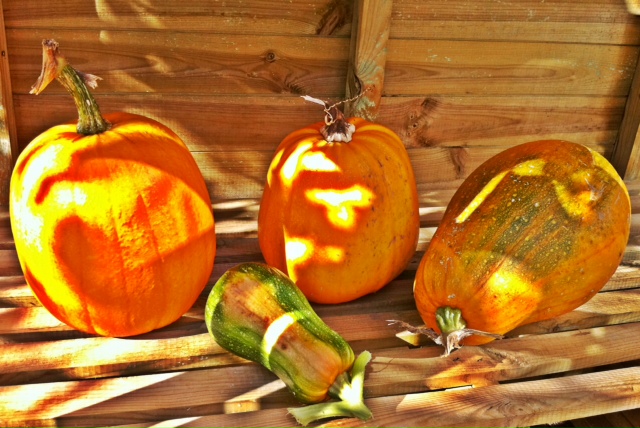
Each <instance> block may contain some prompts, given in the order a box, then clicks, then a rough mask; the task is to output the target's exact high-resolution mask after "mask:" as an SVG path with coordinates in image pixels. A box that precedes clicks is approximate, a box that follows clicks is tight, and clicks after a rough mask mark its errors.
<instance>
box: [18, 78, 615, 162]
mask: <svg viewBox="0 0 640 428" xmlns="http://www.w3.org/2000/svg"><path fill="white" fill-rule="evenodd" d="M52 86H55V85H52ZM95 96H96V98H97V100H98V102H99V103H100V106H101V109H102V111H103V113H105V114H106V113H110V112H115V111H122V110H124V111H129V112H132V113H138V114H145V115H148V116H149V117H151V118H154V119H156V120H159V121H161V122H163V123H165V124H166V125H167V126H170V127H171V128H172V129H174V131H176V132H177V133H178V135H180V136H181V137H182V138H183V139H184V140H185V142H186V143H187V144H188V145H189V147H190V148H191V150H192V151H213V152H228V151H240V152H246V151H253V150H267V151H268V150H271V151H274V150H275V147H276V146H277V144H278V143H279V142H280V141H281V140H282V138H284V137H285V136H286V135H287V134H288V133H290V132H293V131H294V130H296V129H298V128H302V127H304V126H306V125H308V124H311V123H315V122H319V121H321V120H322V119H323V117H324V113H323V112H322V109H321V108H320V107H319V106H317V105H315V104H311V103H307V102H305V101H304V100H302V99H301V98H300V97H297V96H292V97H258V96H247V97H245V96H243V97H232V96H220V97H218V96H212V97H204V96H202V97H195V96H191V97H186V96H181V95H176V94H173V95H158V94H149V95H127V96H117V95H109V94H103V93H102V90H101V89H100V87H99V88H98V90H96V91H95ZM15 101H16V110H17V112H18V113H19V114H18V124H19V126H20V128H21V130H22V134H21V139H20V146H21V147H24V146H25V145H26V144H28V142H29V141H31V140H32V139H33V138H35V137H36V136H37V135H38V134H40V133H41V132H44V131H45V130H46V129H47V128H49V127H51V126H54V125H55V124H57V123H64V122H67V121H72V120H75V119H76V118H77V113H76V112H75V107H74V105H73V102H72V100H71V97H69V96H67V95H48V94H44V95H40V96H35V95H16V97H15ZM624 107H625V99H624V98H622V97H555V96H548V97H546V96H530V97H527V96H524V97H518V98H516V97H486V96H479V97H455V96H441V95H425V96H422V97H386V98H383V100H382V108H381V111H380V114H379V116H378V122H379V123H381V124H383V125H385V126H387V127H389V128H391V129H392V130H394V131H395V132H396V133H397V134H398V135H399V136H400V137H401V139H402V140H403V141H404V143H405V145H406V146H407V147H457V148H459V147H468V146H500V147H505V148H506V147H509V146H511V145H515V144H518V143H524V142H527V141H532V140H536V139H554V138H555V139H567V140H572V141H576V142H580V143H583V144H586V145H589V146H601V147H602V148H603V149H601V151H611V148H612V147H613V144H614V143H615V140H616V136H617V128H618V126H619V125H620V121H621V120H622V115H623V113H624ZM45 108H46V110H47V114H46V115H42V114H38V112H41V111H42V110H43V109H45ZM216 122H217V123H220V124H224V126H214V125H213V124H214V123H216ZM223 160H224V159H221V161H223Z"/></svg>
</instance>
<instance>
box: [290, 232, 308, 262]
mask: <svg viewBox="0 0 640 428" xmlns="http://www.w3.org/2000/svg"><path fill="white" fill-rule="evenodd" d="M312 253H313V242H311V241H310V240H308V239H300V238H297V239H287V240H286V244H285V254H286V257H287V264H288V262H294V261H297V262H298V263H300V262H303V261H305V260H308V259H309V258H311V254H312Z"/></svg>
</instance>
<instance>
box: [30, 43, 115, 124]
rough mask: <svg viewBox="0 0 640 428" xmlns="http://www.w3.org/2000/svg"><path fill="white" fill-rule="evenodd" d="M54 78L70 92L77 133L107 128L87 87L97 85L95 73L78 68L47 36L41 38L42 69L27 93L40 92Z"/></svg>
mask: <svg viewBox="0 0 640 428" xmlns="http://www.w3.org/2000/svg"><path fill="white" fill-rule="evenodd" d="M55 79H57V80H58V81H59V82H60V84H61V85H62V86H64V88H65V89H66V90H67V91H68V92H69V93H70V94H71V95H72V96H73V100H74V101H75V103H76V108H77V109H78V125H77V131H78V134H83V135H94V134H100V133H102V132H105V131H106V130H107V129H109V122H107V121H106V120H105V119H104V118H103V117H102V114H101V113H100V108H99V107H98V103H97V102H96V100H95V99H94V98H93V95H91V92H90V91H89V87H91V88H95V87H97V86H98V79H100V78H99V77H98V76H94V75H93V74H86V73H82V72H80V71H77V70H76V69H74V68H73V67H71V65H69V63H68V62H67V60H66V58H65V57H64V56H63V55H62V54H61V53H60V51H59V50H58V43H57V42H56V41H55V40H52V39H48V40H43V42H42V71H41V72H40V76H39V77H38V80H37V81H36V83H35V84H34V85H33V87H32V88H31V91H30V92H29V93H31V94H36V95H38V94H40V93H41V92H42V91H43V90H44V89H45V88H46V87H47V86H48V85H49V83H51V82H52V81H53V80H55Z"/></svg>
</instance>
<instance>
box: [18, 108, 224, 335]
mask: <svg viewBox="0 0 640 428" xmlns="http://www.w3.org/2000/svg"><path fill="white" fill-rule="evenodd" d="M105 118H106V119H107V120H108V122H110V124H111V127H110V129H109V130H107V131H105V132H103V133H100V134H96V135H86V136H85V135H81V134H78V133H77V132H76V127H75V124H67V125H60V126H55V127H53V128H51V129H50V130H48V131H46V132H44V133H43V134H41V135H40V136H38V137H36V139H34V140H33V141H32V142H31V143H30V144H29V145H28V146H27V148H26V149H25V150H24V151H23V152H22V153H21V154H20V156H19V158H18V159H17V163H16V166H15V168H14V171H13V175H12V178H11V185H10V218H11V227H12V231H13V235H14V239H15V244H16V249H17V252H18V258H19V260H20V264H21V266H22V269H23V272H24V274H25V278H26V280H27V282H28V284H29V285H30V287H31V288H32V290H33V291H34V293H35V295H36V296H37V298H38V299H39V301H40V302H41V303H42V305H43V306H45V307H46V308H47V309H48V310H49V311H50V312H51V313H52V314H53V315H54V316H55V317H57V318H58V319H60V320H61V321H63V322H64V323H66V324H68V325H70V326H72V327H74V328H76V329H78V330H81V331H84V332H87V333H95V334H100V335H106V336H132V335H136V334H141V333H145V332H148V331H151V330H154V329H157V328H160V327H163V326H166V325H168V324H170V323H172V322H174V321H176V320H177V319H178V318H180V317H181V316H182V315H183V314H184V313H185V312H186V311H187V310H189V308H190V307H191V306H192V305H193V303H194V302H195V301H196V299H197V298H198V297H199V295H200V293H201V292H202V290H203V289H204V287H205V285H206V284H207V281H208V279H209V277H210V275H211V272H212V270H213V261H214V257H215V253H216V240H215V230H214V228H215V227H214V219H213V213H212V210H211V202H210V199H209V194H208V191H207V187H206V185H205V182H204V179H203V177H202V175H201V173H200V171H199V169H198V166H197V165H196V163H195V161H194V159H193V157H192V155H191V153H190V152H189V150H188V149H187V147H186V146H185V145H184V143H183V142H182V141H181V140H180V138H179V137H178V136H177V135H176V134H175V133H173V132H172V131H171V130H169V129H168V128H167V127H165V126H163V125H162V124H160V123H158V122H156V121H153V120H151V119H148V118H145V117H142V116H137V115H132V114H126V113H116V114H112V115H106V116H105Z"/></svg>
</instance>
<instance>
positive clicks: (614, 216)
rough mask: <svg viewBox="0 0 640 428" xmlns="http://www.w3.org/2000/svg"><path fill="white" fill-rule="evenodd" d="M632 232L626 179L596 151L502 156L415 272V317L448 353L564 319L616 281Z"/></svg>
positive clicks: (472, 180)
mask: <svg viewBox="0 0 640 428" xmlns="http://www.w3.org/2000/svg"><path fill="white" fill-rule="evenodd" d="M630 225H631V204H630V200H629V195H628V193H627V189H626V187H625V185H624V182H623V181H622V179H621V178H620V177H619V176H618V174H617V173H616V171H615V169H614V168H613V167H612V166H611V164H610V163H609V162H608V161H607V160H606V159H605V158H604V157H603V156H602V155H600V154H599V153H597V152H595V151H593V150H591V149H589V148H587V147H585V146H582V145H580V144H576V143H571V142H567V141H557V140H550V141H534V142H530V143H527V144H521V145H518V146H515V147H512V148H510V149H507V150H505V151H503V152H501V153H499V154H498V155H496V156H494V157H493V158H491V159H489V160H487V161H486V162H485V163H483V164H482V165H481V166H480V167H478V168H477V169H476V170H475V171H474V172H473V173H472V174H471V175H470V176H469V177H468V178H467V179H466V180H465V181H464V182H463V183H462V185H461V186H460V188H459V189H458V190H457V192H456V193H455V195H454V196H453V198H452V199H451V202H450V203H449V205H448V207H447V210H446V211H445V213H444V216H443V218H442V221H441V223H440V225H439V226H438V230H437V231H436V233H435V235H434V236H433V239H432V240H431V242H430V244H429V247H428V248H427V251H426V252H425V254H424V256H423V258H422V260H421V262H420V265H419V267H418V271H417V272H416V279H415V285H414V287H415V288H414V292H415V299H416V305H417V308H418V311H419V312H420V315H421V316H422V319H423V321H424V322H425V324H426V325H427V326H428V327H429V328H430V329H432V330H433V331H435V334H441V337H439V338H438V340H439V341H441V342H443V343H442V344H443V345H445V346H446V347H447V351H446V352H447V353H448V352H450V351H451V349H452V348H454V347H457V346H458V343H457V341H458V339H461V338H464V337H465V336H467V335H468V334H470V333H471V334H475V335H473V336H470V337H467V338H466V339H464V340H463V342H462V343H463V344H468V345H479V344H482V343H486V342H488V341H491V340H493V339H494V338H495V337H496V335H503V334H505V333H507V332H508V331H510V330H512V329H514V328H516V327H518V326H520V325H524V324H529V323H532V322H536V321H541V320H545V319H549V318H553V317H557V316H559V315H562V314H565V313H567V312H569V311H572V310H573V309H575V308H577V307H578V306H580V305H582V304H583V303H585V302H587V301H588V300H589V299H591V298H592V297H593V296H594V295H595V294H596V293H597V292H598V291H599V290H600V289H601V288H602V287H603V286H604V285H605V283H606V282H607V281H608V280H609V278H611V276H612V275H613V274H614V272H615V271H616V268H617V267H618V265H619V263H620V261H621V260H622V256H623V254H624V251H625V248H626V244H627V240H628V239H629V231H630ZM486 333H490V334H486ZM478 334H480V335H478Z"/></svg>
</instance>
